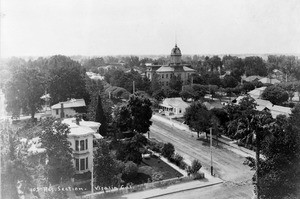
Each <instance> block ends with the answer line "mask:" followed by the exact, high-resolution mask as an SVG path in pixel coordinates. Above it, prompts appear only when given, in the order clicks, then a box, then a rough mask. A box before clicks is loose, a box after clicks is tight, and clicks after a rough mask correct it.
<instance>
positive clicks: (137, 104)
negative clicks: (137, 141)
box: [127, 95, 152, 133]
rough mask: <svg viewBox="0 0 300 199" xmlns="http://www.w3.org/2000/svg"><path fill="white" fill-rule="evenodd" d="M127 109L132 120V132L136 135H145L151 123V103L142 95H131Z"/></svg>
mask: <svg viewBox="0 0 300 199" xmlns="http://www.w3.org/2000/svg"><path fill="white" fill-rule="evenodd" d="M127 106H128V108H129V110H130V113H131V118H132V130H133V131H136V132H137V133H147V132H148V131H149V127H150V126H151V124H152V122H151V121H150V119H151V117H152V109H151V101H150V100H149V99H148V98H146V97H145V96H143V95H140V96H138V95H131V96H130V98H129V101H128V105H127Z"/></svg>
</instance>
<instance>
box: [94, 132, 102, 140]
mask: <svg viewBox="0 0 300 199" xmlns="http://www.w3.org/2000/svg"><path fill="white" fill-rule="evenodd" d="M94 138H96V139H97V140H99V139H102V138H103V137H102V135H100V134H99V133H95V134H94Z"/></svg>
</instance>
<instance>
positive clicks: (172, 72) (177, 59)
mask: <svg viewBox="0 0 300 199" xmlns="http://www.w3.org/2000/svg"><path fill="white" fill-rule="evenodd" d="M195 72H196V71H195V70H194V69H192V68H191V66H190V65H188V64H183V63H182V61H181V50H180V49H179V48H178V47H177V44H175V47H174V48H173V49H172V50H171V57H170V62H169V64H167V65H151V66H147V71H146V76H147V77H148V78H149V79H150V80H152V77H153V74H154V73H156V74H157V75H158V76H159V82H160V84H161V85H162V86H169V83H170V80H171V78H172V77H173V76H177V77H180V79H181V81H182V82H183V84H186V83H187V81H188V79H190V77H191V75H192V74H194V73H195Z"/></svg>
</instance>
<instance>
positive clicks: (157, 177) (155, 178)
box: [151, 172, 164, 182]
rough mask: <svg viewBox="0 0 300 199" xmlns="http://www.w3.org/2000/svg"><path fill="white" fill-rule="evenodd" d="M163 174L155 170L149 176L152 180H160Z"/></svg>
mask: <svg viewBox="0 0 300 199" xmlns="http://www.w3.org/2000/svg"><path fill="white" fill-rule="evenodd" d="M163 177H164V176H163V174H162V173H161V172H155V173H153V174H152V176H151V178H152V181H153V182H156V181H160V180H162V179H163Z"/></svg>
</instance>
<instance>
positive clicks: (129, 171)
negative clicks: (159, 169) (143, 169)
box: [123, 161, 138, 179]
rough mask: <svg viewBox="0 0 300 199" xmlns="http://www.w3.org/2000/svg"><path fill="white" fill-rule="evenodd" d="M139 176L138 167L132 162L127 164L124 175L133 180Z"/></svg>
mask: <svg viewBox="0 0 300 199" xmlns="http://www.w3.org/2000/svg"><path fill="white" fill-rule="evenodd" d="M137 174H138V166H137V165H136V164H135V163H134V162H132V161H128V162H126V163H125V169H124V173H123V175H125V177H126V178H128V179H133V178H135V177H136V176H137Z"/></svg>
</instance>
